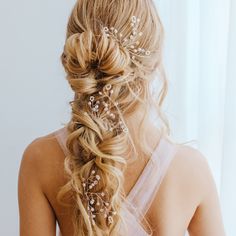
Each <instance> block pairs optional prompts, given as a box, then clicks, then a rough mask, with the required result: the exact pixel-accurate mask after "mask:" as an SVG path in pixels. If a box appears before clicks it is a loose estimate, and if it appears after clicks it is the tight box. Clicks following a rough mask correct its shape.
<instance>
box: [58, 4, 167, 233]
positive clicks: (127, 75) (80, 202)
mask: <svg viewBox="0 0 236 236" xmlns="http://www.w3.org/2000/svg"><path fill="white" fill-rule="evenodd" d="M132 16H138V17H139V18H140V19H141V21H140V23H139V30H140V31H142V32H143V34H142V36H141V37H140V39H139V41H140V44H139V47H141V48H146V49H148V50H150V52H151V55H150V56H149V57H141V58H139V62H138V61H137V62H136V61H133V60H131V55H130V53H129V51H128V50H127V48H124V47H122V45H121V44H120V43H119V42H117V41H116V40H115V39H114V38H112V37H107V36H106V34H105V33H104V32H103V31H102V30H101V29H102V27H104V26H107V27H114V28H115V29H118V31H119V32H122V35H123V36H124V37H126V36H128V35H129V34H130V19H131V17H132ZM162 42H163V27H162V24H161V21H160V19H159V17H158V14H157V12H156V9H155V5H154V3H153V1H151V0H136V1H130V0H116V1H114V0H93V1H90V0H78V1H77V2H76V4H75V6H74V8H73V10H72V13H71V15H70V18H69V22H68V26H67V39H66V42H65V46H64V52H63V54H62V56H61V59H62V63H63V66H64V68H65V71H66V73H67V80H68V82H69V84H70V86H71V88H72V89H73V91H74V92H75V99H74V101H72V102H71V107H72V118H71V120H70V122H69V124H68V138H67V143H66V144H67V148H68V150H69V155H68V156H67V157H66V159H65V170H66V173H67V175H68V182H67V184H66V185H65V186H63V187H62V189H61V190H60V192H59V194H58V199H60V200H61V199H62V198H63V197H65V196H66V195H67V194H69V195H70V196H72V199H73V208H74V218H73V222H74V232H75V235H77V236H78V235H79V236H85V235H89V236H93V235H118V232H119V227H120V223H121V222H122V221H123V219H122V216H121V214H120V210H121V206H122V202H123V201H124V199H125V193H124V189H123V183H124V174H123V171H124V170H125V168H126V165H127V156H128V155H129V154H130V153H131V151H132V150H135V145H134V142H133V140H132V137H131V135H130V134H129V133H126V132H122V131H117V130H113V131H109V130H107V128H106V127H107V126H106V124H104V122H105V121H104V119H102V114H100V115H101V116H99V115H98V116H95V115H93V113H92V112H91V110H90V109H89V106H88V104H87V102H88V100H89V97H90V96H91V95H93V96H97V95H98V93H99V91H101V89H102V88H103V87H104V86H105V85H107V84H110V85H112V86H113V90H114V92H113V94H112V99H113V100H115V101H117V102H118V104H119V105H118V106H117V109H113V113H115V115H116V117H118V118H119V119H122V120H123V121H125V120H126V118H127V117H129V116H131V115H132V114H135V113H136V112H137V110H138V109H139V107H140V105H142V106H143V107H145V109H146V112H144V114H143V115H144V116H143V118H142V122H141V126H140V129H139V135H138V136H137V137H138V138H137V139H139V142H140V143H142V144H143V146H142V147H141V148H142V149H144V152H147V149H145V146H146V145H145V142H144V141H145V140H144V137H142V135H143V133H145V132H144V130H145V127H146V122H145V121H146V119H145V118H146V116H147V115H148V111H149V109H150V107H151V104H155V105H156V108H157V112H158V114H159V118H160V119H161V120H162V121H163V124H164V126H163V127H164V128H163V130H164V131H163V133H164V132H165V133H168V132H169V126H168V122H167V121H166V119H165V117H164V116H163V114H162V112H161V105H162V103H163V100H164V97H165V95H166V92H167V81H166V79H165V75H164V72H163V68H162V64H161V56H162ZM158 71H159V72H160V74H161V75H162V76H160V78H161V79H162V82H163V83H162V88H161V91H160V93H159V96H158V99H157V101H156V102H155V101H154V99H153V96H152V95H151V92H150V82H151V81H152V79H153V78H155V76H154V75H155V72H158ZM118 118H116V119H118ZM141 140H142V141H141ZM92 169H96V171H97V173H99V175H100V176H101V181H100V182H99V184H98V185H97V186H96V188H95V189H96V190H97V191H106V192H107V193H108V194H109V196H107V197H108V199H109V201H110V203H111V208H112V209H113V210H115V211H116V212H117V214H116V215H115V217H114V222H113V224H111V225H108V224H107V222H106V219H104V217H103V216H99V215H98V216H97V217H96V224H95V225H93V224H91V220H90V218H89V214H88V212H87V205H86V204H87V203H86V201H84V199H83V194H84V192H83V186H82V179H83V178H88V177H89V175H90V173H91V170H92Z"/></svg>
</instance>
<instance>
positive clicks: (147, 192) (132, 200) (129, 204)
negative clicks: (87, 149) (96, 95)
mask: <svg viewBox="0 0 236 236" xmlns="http://www.w3.org/2000/svg"><path fill="white" fill-rule="evenodd" d="M54 135H55V137H56V138H57V141H58V143H59V145H60V146H61V148H62V150H63V152H64V153H65V155H66V154H68V150H67V148H66V145H65V142H66V136H67V130H66V127H64V128H62V129H60V130H57V131H55V133H54ZM177 147H178V146H177V145H176V144H173V143H172V142H171V141H170V140H168V139H167V138H166V137H162V138H161V139H160V142H159V143H158V145H157V147H156V148H155V149H154V151H153V153H152V156H151V158H150V160H149V161H148V163H147V165H146V166H145V168H144V170H143V171H142V173H141V174H140V176H139V178H138V180H137V182H136V183H135V185H134V186H133V188H132V189H131V191H130V192H129V194H128V196H127V197H126V199H125V201H124V205H123V207H122V210H121V214H122V215H123V217H124V219H125V225H124V226H122V225H121V227H120V233H119V236H126V235H136V236H148V235H152V234H151V229H148V228H147V227H144V226H143V219H144V216H145V215H146V213H147V211H148V210H149V208H150V207H151V205H152V202H153V200H154V198H155V196H156V194H157V192H158V190H159V187H160V185H161V182H162V180H163V178H164V176H165V175H166V173H167V170H168V167H169V166H170V163H171V161H172V160H173V158H174V157H175V156H176V155H175V154H176V152H177V149H178V148H177ZM58 235H60V233H58Z"/></svg>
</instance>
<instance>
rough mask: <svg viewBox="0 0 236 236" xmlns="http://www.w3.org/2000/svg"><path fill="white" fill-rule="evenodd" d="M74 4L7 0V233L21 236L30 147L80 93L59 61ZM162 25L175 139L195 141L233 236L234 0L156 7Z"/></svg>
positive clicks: (2, 59) (0, 93) (3, 225)
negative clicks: (24, 165) (23, 170)
mask: <svg viewBox="0 0 236 236" xmlns="http://www.w3.org/2000/svg"><path fill="white" fill-rule="evenodd" d="M74 2H75V0H73V1H72V0H67V1H46V0H41V1H35V0H31V1H29V0H22V1H16V0H13V1H0V28H1V34H0V35H1V38H0V52H1V53H0V107H2V109H1V111H0V135H1V136H0V142H1V144H0V146H1V148H0V158H1V165H0V181H1V182H0V184H1V195H0V209H1V211H0V235H7V236H8V235H9V236H15V235H18V227H19V224H18V203H17V177H18V170H19V165H20V161H21V158H22V154H23V151H24V149H25V147H26V146H27V145H28V144H29V143H30V142H31V141H32V140H33V139H35V138H36V137H39V136H43V135H45V134H48V133H50V132H53V131H55V130H56V129H59V128H61V127H62V124H63V123H66V122H67V121H68V120H69V117H70V107H69V104H68V103H69V101H70V100H71V99H72V97H73V94H72V93H71V90H70V88H69V86H68V84H67V82H66V80H65V78H64V77H65V74H64V71H63V68H62V66H61V64H60V54H61V52H62V49H63V45H64V40H65V30H66V23H67V19H68V16H69V14H70V11H71V8H72V6H73V4H74ZM156 4H157V8H158V11H159V14H160V17H161V19H162V21H163V24H164V27H165V32H166V35H165V45H164V47H165V49H164V64H165V68H166V73H167V77H168V80H169V93H168V97H167V99H166V101H165V106H164V111H165V113H166V115H167V117H168V118H169V120H170V125H171V128H172V136H173V137H174V138H175V139H176V140H177V141H179V142H185V141H189V140H195V141H196V142H194V144H193V145H194V147H196V148H198V149H199V150H200V151H201V152H202V153H203V154H204V155H205V156H206V158H207V159H208V162H209V165H210V167H211V170H212V173H213V175H214V178H215V181H216V184H217V189H218V191H219V195H220V200H221V206H222V213H223V217H224V224H225V228H226V233H227V235H228V236H234V235H236V226H235V212H236V183H235V180H236V138H235V134H236V123H235V122H236V95H235V93H236V80H235V78H236V45H235V42H236V1H234V0H177V1H176V0H159V1H156Z"/></svg>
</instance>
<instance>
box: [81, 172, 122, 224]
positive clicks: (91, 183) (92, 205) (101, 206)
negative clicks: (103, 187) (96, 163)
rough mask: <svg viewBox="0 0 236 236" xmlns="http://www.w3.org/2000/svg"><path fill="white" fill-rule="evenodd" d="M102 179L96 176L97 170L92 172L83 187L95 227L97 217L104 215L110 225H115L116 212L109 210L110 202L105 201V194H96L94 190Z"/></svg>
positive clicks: (84, 181)
mask: <svg viewBox="0 0 236 236" xmlns="http://www.w3.org/2000/svg"><path fill="white" fill-rule="evenodd" d="M100 179H101V177H100V175H98V174H96V171H95V170H92V171H91V174H90V176H89V177H88V178H87V179H84V178H83V179H82V186H83V191H84V198H85V200H86V201H87V212H88V214H89V217H90V219H91V222H92V225H95V220H96V216H97V215H98V214H103V217H104V218H105V219H107V222H108V225H110V224H112V223H113V216H114V215H116V214H117V213H116V211H112V210H109V208H108V207H109V206H110V202H108V201H106V200H105V195H106V194H105V193H104V192H95V191H94V190H93V189H94V187H95V186H96V185H97V184H98V183H99V181H100Z"/></svg>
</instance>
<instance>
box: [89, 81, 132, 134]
mask: <svg viewBox="0 0 236 236" xmlns="http://www.w3.org/2000/svg"><path fill="white" fill-rule="evenodd" d="M113 92H114V91H113V88H112V85H111V84H106V85H105V86H104V87H103V89H102V90H101V91H99V92H98V95H99V97H98V98H96V97H95V96H94V95H93V96H90V97H89V101H88V106H89V108H90V111H91V112H92V114H94V115H96V116H99V114H101V113H103V114H105V118H104V121H105V122H106V126H107V130H108V131H113V130H114V129H118V130H119V129H120V130H121V131H123V132H125V133H127V132H128V128H127V127H126V125H125V123H124V122H123V121H122V120H121V119H119V118H118V122H117V119H116V115H115V114H114V112H113V111H112V110H111V107H112V106H113V107H115V109H117V110H118V109H119V108H118V105H119V104H118V102H113V100H112V98H111V96H112V94H113Z"/></svg>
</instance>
